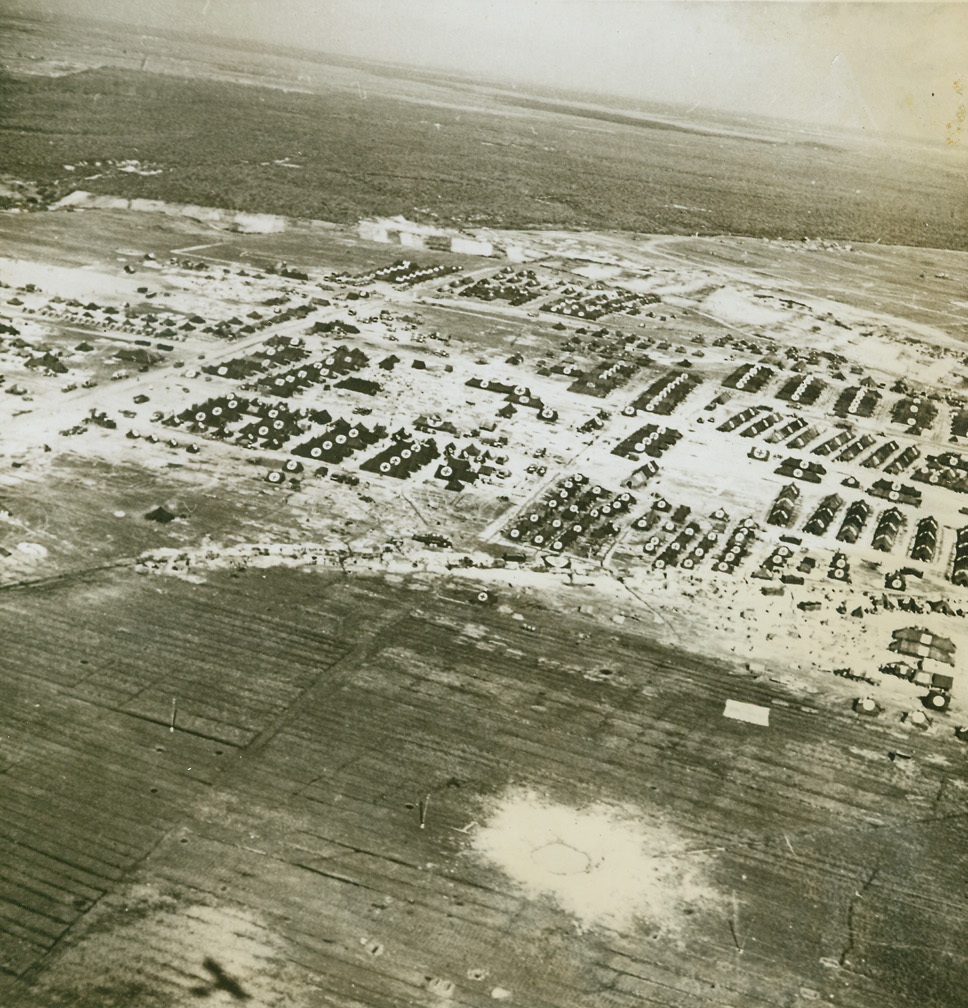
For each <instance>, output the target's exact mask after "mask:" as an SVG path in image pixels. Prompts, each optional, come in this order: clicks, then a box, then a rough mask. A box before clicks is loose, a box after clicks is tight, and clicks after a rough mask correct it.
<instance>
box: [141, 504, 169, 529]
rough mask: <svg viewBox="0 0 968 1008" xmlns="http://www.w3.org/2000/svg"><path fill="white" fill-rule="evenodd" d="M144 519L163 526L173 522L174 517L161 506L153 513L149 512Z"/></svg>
mask: <svg viewBox="0 0 968 1008" xmlns="http://www.w3.org/2000/svg"><path fill="white" fill-rule="evenodd" d="M145 518H146V519H147V520H148V521H155V522H161V523H162V524H163V525H167V524H168V522H170V521H174V520H175V516H174V515H173V514H172V513H171V512H170V511H169V510H168V509H167V508H165V507H161V506H159V507H156V508H155V509H154V511H149V512H148V513H147V514H146V515H145Z"/></svg>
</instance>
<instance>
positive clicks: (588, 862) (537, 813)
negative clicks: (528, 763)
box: [474, 789, 719, 932]
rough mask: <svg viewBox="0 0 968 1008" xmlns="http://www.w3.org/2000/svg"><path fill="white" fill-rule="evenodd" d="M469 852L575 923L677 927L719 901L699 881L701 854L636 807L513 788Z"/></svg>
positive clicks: (673, 929)
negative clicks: (561, 799)
mask: <svg viewBox="0 0 968 1008" xmlns="http://www.w3.org/2000/svg"><path fill="white" fill-rule="evenodd" d="M474 849H475V851H476V852H477V854H478V855H480V856H481V857H483V858H485V859H486V860H487V861H489V862H491V863H492V864H494V865H496V866H497V867H498V868H500V869H501V870H502V871H503V872H504V873H505V874H506V875H508V876H509V877H510V878H511V879H513V880H514V882H516V883H517V884H518V885H519V886H520V887H521V888H522V889H523V890H524V891H525V893H526V894H527V895H528V896H529V897H530V898H532V899H539V898H541V897H550V898H551V899H552V900H554V901H555V903H557V904H558V906H560V907H561V909H562V910H565V911H566V912H567V913H570V914H572V915H573V916H574V917H576V918H577V919H578V921H579V923H580V924H581V926H582V927H591V926H594V925H604V926H607V927H614V928H619V929H626V928H628V927H630V926H632V925H634V924H635V923H636V922H642V923H643V924H648V925H649V926H651V927H657V928H659V929H661V930H663V931H667V932H676V931H678V930H680V929H681V927H682V925H683V924H684V922H685V919H686V917H687V916H688V914H690V913H692V912H693V911H694V910H696V909H698V908H699V907H700V905H702V906H703V907H707V908H708V907H709V906H710V905H715V904H716V903H718V902H719V897H718V895H717V894H716V892H715V891H714V890H713V889H712V888H711V886H710V885H709V883H708V882H707V881H706V880H705V878H704V868H705V865H706V863H707V862H706V856H705V855H704V853H702V852H699V851H695V850H690V848H689V845H688V843H687V842H686V840H685V839H684V838H683V837H681V836H679V835H677V833H676V832H675V831H674V830H673V829H671V828H670V827H668V826H666V825H664V824H662V823H660V822H659V821H658V820H657V819H656V817H655V816H654V815H652V814H650V813H647V812H645V811H644V810H642V809H638V808H631V807H616V806H613V805H608V804H605V803H597V804H594V805H589V806H586V807H584V808H573V807H571V806H568V805H562V804H557V803H555V802H553V801H550V800H549V799H548V798H546V797H544V796H542V795H539V794H538V793H537V792H535V791H533V790H530V789H515V790H512V791H510V792H508V793H507V794H505V795H504V796H503V797H502V798H501V799H500V800H499V802H498V804H497V807H496V808H495V809H494V812H493V813H492V815H491V817H490V818H489V820H488V821H487V822H486V824H485V825H484V826H483V828H482V829H480V830H478V831H477V833H476V835H475V839H474Z"/></svg>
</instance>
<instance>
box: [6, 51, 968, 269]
mask: <svg viewBox="0 0 968 1008" xmlns="http://www.w3.org/2000/svg"><path fill="white" fill-rule="evenodd" d="M429 94H430V92H428V96H429ZM490 100H492V101H493V95H492V96H490ZM509 100H513V101H514V102H515V103H516V105H517V107H515V108H512V107H511V106H509V107H508V109H507V114H504V113H503V112H501V111H500V110H499V111H498V112H496V113H495V112H493V111H491V112H488V111H484V110H482V111H480V112H474V111H468V110H466V109H461V110H458V109H455V108H448V107H442V106H434V105H432V104H418V103H415V102H407V101H397V100H391V99H386V98H380V97H374V96H372V95H371V96H369V97H364V96H363V95H362V94H356V93H351V92H348V91H336V90H334V91H333V92H332V93H329V94H325V95H316V94H303V93H288V92H285V91H283V90H281V89H274V88H269V87H253V86H245V85H235V84H230V83H224V82H218V81H212V80H189V79H183V78H178V77H173V76H164V75H156V74H148V73H138V72H135V71H122V70H106V69H102V70H93V71H86V72H83V73H78V74H73V75H67V76H62V77H52V78H48V77H31V78H13V77H9V76H6V77H0V171H2V172H6V173H9V174H12V175H15V176H17V177H20V178H26V179H30V180H32V181H36V182H38V183H40V184H41V187H42V191H43V194H44V196H45V197H46V198H48V199H50V198H53V197H56V196H57V195H61V194H63V193H66V192H68V191H70V190H72V189H88V190H91V191H93V192H102V193H112V194H116V195H119V196H127V197H135V196H141V197H149V198H155V199H166V200H171V201H174V202H181V203H200V204H208V205H214V206H221V207H225V208H228V209H234V210H248V211H256V212H269V213H279V214H285V215H289V216H299V217H315V218H322V219H326V220H332V221H337V222H351V221H355V220H357V219H358V218H360V217H363V216H369V215H374V214H387V215H390V214H400V213H402V214H405V215H408V216H410V217H417V218H418V219H426V218H428V217H432V219H436V220H438V221H440V222H442V223H457V224H463V223H472V224H487V225H491V226H494V227H519V228H541V227H553V228H595V229H620V230H627V231H634V232H661V233H693V232H699V233H701V234H722V233H732V234H740V235H751V236H759V237H778V236H782V237H785V238H800V237H803V236H810V237H814V236H821V237H826V238H833V239H845V240H869V241H872V240H880V241H881V242H884V243H894V244H909V245H928V246H936V247H941V248H956V249H966V248H968V201H966V200H965V198H964V174H963V169H964V158H963V157H961V158H960V159H958V158H957V157H956V156H955V155H954V154H952V155H951V156H950V157H946V153H947V152H945V151H943V150H940V151H939V152H938V153H937V154H936V155H928V154H927V153H923V154H921V153H919V152H918V150H917V149H916V148H914V147H899V148H897V149H887V148H877V147H875V145H873V144H870V145H867V146H862V145H858V146H856V147H848V146H844V147H842V148H835V147H831V146H827V147H823V146H819V145H818V146H805V145H800V144H790V143H781V142H778V143H776V144H769V143H763V142H762V141H761V140H753V139H743V138H741V137H736V136H725V135H723V136H720V135H715V134H707V133H704V132H703V129H702V127H699V128H697V129H696V130H692V129H691V128H690V127H688V126H685V127H680V128H677V129H670V128H669V125H668V124H666V123H659V122H655V123H650V122H642V121H639V120H637V119H634V120H633V121H630V122H626V121H625V120H626V119H629V118H630V117H627V116H623V115H620V114H617V115H615V116H612V115H610V114H604V115H600V116H599V115H596V118H597V120H598V121H597V122H596V123H595V125H594V126H592V123H591V122H590V120H589V119H588V118H587V112H586V111H584V110H580V109H578V110H575V109H572V110H570V112H571V114H569V110H568V109H565V110H564V112H562V111H561V110H560V109H559V108H558V107H557V106H555V107H554V108H555V112H554V114H550V111H549V110H547V108H546V107H542V106H546V103H544V102H540V101H533V102H532V101H531V100H530V99H527V98H522V97H521V96H517V97H515V98H513V99H509ZM522 103H527V104H530V105H532V106H533V108H532V110H531V111H532V114H527V113H523V112H522V109H521V107H520V105H521V104H522ZM578 112H580V113H581V114H580V115H579V114H577V113H578ZM590 127H591V128H590ZM129 159H136V160H139V161H141V162H143V163H150V164H152V165H156V166H161V167H162V168H163V169H164V170H163V171H162V172H161V174H157V175H147V176H141V175H138V174H134V173H125V172H121V171H118V170H117V169H115V168H111V167H103V169H97V168H93V167H91V166H92V165H93V163H94V162H97V161H100V162H102V165H104V164H105V163H106V162H109V161H114V162H120V161H126V160H129ZM282 159H288V162H289V165H290V166H283V165H279V164H276V163H274V162H276V161H279V160H282ZM81 162H84V164H83V166H81V168H80V170H76V171H72V172H69V171H66V170H65V168H64V165H68V164H69V165H75V166H76V165H79V163H81ZM291 165H296V166H298V167H292V166H291ZM98 175H99V176H100V177H94V178H91V177H86V176H98Z"/></svg>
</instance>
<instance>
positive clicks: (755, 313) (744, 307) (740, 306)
mask: <svg viewBox="0 0 968 1008" xmlns="http://www.w3.org/2000/svg"><path fill="white" fill-rule="evenodd" d="M701 307H702V310H703V311H705V312H708V313H709V314H710V315H712V316H714V317H715V318H718V319H721V320H722V321H723V322H730V323H733V324H734V325H751V326H756V325H773V324H776V323H780V322H784V321H786V320H787V319H788V318H789V312H784V311H779V310H778V309H776V308H771V307H768V306H767V305H765V304H762V303H761V302H760V301H758V300H756V299H755V298H753V297H751V296H750V295H747V294H746V293H744V292H742V291H739V290H737V289H736V288H734V287H721V288H720V289H719V290H717V291H714V292H713V293H712V294H710V295H709V296H708V297H707V298H704V299H703V302H702V306H701Z"/></svg>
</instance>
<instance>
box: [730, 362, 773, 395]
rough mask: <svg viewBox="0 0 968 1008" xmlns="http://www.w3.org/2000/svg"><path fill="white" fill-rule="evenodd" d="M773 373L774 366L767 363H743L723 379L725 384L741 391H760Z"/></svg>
mask: <svg viewBox="0 0 968 1008" xmlns="http://www.w3.org/2000/svg"><path fill="white" fill-rule="evenodd" d="M773 375H774V371H773V368H771V367H769V366H767V365H766V364H752V363H750V364H741V365H740V366H739V367H738V368H737V369H736V370H735V371H734V372H733V373H732V374H731V375H729V376H728V377H726V378H724V379H723V385H724V386H725V387H726V388H732V389H737V390H738V391H741V392H751V393H753V392H759V390H760V389H761V388H763V386H764V385H765V384H766V383H767V382H768V381H769V380H770V379H771V378H772V377H773Z"/></svg>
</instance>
